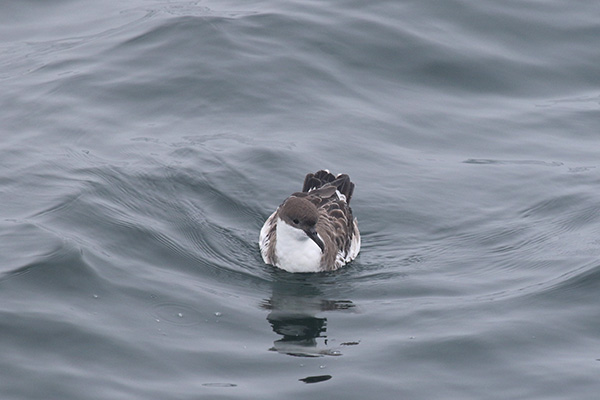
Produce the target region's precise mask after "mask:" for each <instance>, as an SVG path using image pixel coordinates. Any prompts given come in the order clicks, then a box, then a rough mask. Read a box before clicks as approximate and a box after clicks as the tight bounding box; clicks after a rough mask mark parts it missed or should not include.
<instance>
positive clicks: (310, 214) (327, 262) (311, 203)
mask: <svg viewBox="0 0 600 400" xmlns="http://www.w3.org/2000/svg"><path fill="white" fill-rule="evenodd" d="M353 192H354V183H352V182H351V181H350V177H349V176H348V175H346V174H339V175H337V176H334V175H333V174H331V173H330V172H329V171H327V170H321V171H318V172H316V173H314V174H312V173H311V174H308V175H306V177H305V178H304V185H303V187H302V192H296V193H293V194H292V195H291V196H290V197H288V198H287V199H286V200H285V201H284V202H283V203H282V204H281V205H280V206H279V207H278V208H277V210H275V212H273V214H271V216H270V217H269V218H268V219H267V221H266V222H265V224H264V225H263V227H262V229H261V230H260V237H259V245H260V253H261V255H262V258H263V260H264V261H265V263H266V264H271V265H274V266H276V267H279V268H281V269H284V270H286V271H289V272H320V271H333V270H336V269H338V268H340V267H342V266H344V265H345V264H346V263H348V262H350V261H352V260H354V259H355V258H356V256H357V255H358V252H359V251H360V232H359V231H358V224H357V222H356V218H354V217H353V216H352V209H351V208H350V199H351V198H352V193H353Z"/></svg>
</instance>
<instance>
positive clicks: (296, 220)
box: [292, 218, 300, 225]
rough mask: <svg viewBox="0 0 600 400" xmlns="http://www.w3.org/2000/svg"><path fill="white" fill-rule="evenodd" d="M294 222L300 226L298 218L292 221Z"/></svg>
mask: <svg viewBox="0 0 600 400" xmlns="http://www.w3.org/2000/svg"><path fill="white" fill-rule="evenodd" d="M292 222H293V223H295V224H296V225H298V224H299V223H300V221H298V218H294V219H293V220H292Z"/></svg>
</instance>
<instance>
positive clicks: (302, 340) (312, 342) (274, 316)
mask: <svg viewBox="0 0 600 400" xmlns="http://www.w3.org/2000/svg"><path fill="white" fill-rule="evenodd" d="M280 300H281V299H280ZM295 300H296V301H294V302H293V303H291V302H290V303H288V302H285V301H284V302H283V303H284V304H281V303H280V304H276V303H274V301H273V299H271V300H265V301H264V302H263V304H262V305H261V306H262V307H263V308H265V309H268V310H271V312H270V313H269V315H268V316H267V320H268V321H269V323H270V324H271V326H272V327H273V331H274V332H275V333H277V334H278V335H281V336H282V338H281V339H279V340H276V341H275V342H274V343H273V347H272V348H270V349H269V350H271V351H277V352H279V353H282V354H288V355H291V356H296V357H322V356H326V355H327V356H340V355H342V353H341V351H340V349H339V348H331V347H328V342H327V335H326V331H327V318H319V317H316V316H315V314H316V313H317V312H320V311H332V310H349V309H351V308H353V307H354V304H353V303H352V302H351V301H349V300H340V301H332V300H318V299H315V298H303V299H302V301H297V300H298V299H297V298H296V299H295ZM285 304H287V305H288V306H290V307H282V306H283V305H285ZM317 339H323V340H322V345H323V346H325V347H321V346H320V345H319V342H320V341H318V340H317ZM342 345H343V344H342Z"/></svg>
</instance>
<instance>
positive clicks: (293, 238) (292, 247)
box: [275, 219, 321, 272]
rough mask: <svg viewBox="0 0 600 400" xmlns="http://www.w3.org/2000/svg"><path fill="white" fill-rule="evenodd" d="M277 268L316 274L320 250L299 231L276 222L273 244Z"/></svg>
mask: <svg viewBox="0 0 600 400" xmlns="http://www.w3.org/2000/svg"><path fill="white" fill-rule="evenodd" d="M275 253H276V255H277V266H278V267H279V268H281V269H285V270H286V271H289V272H318V271H320V270H321V268H320V267H321V249H320V248H319V246H318V245H317V244H316V243H315V242H314V241H313V240H311V239H310V238H309V237H308V236H306V233H304V232H303V231H302V230H301V229H296V228H294V227H292V226H289V225H288V224H286V223H285V222H284V221H282V220H281V219H278V220H277V240H276V244H275Z"/></svg>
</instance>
